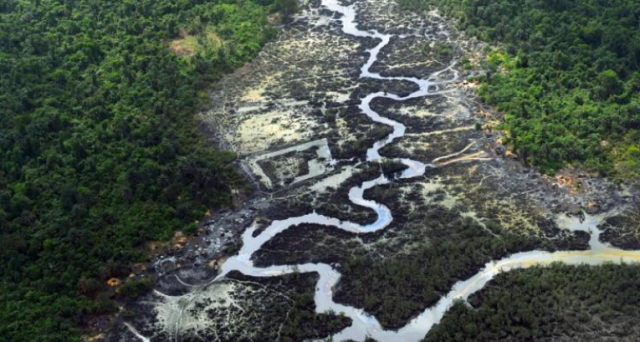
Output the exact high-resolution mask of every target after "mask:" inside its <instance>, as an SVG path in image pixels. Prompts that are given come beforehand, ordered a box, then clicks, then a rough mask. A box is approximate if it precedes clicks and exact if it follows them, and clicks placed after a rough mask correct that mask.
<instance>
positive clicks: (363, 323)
mask: <svg viewBox="0 0 640 342" xmlns="http://www.w3.org/2000/svg"><path fill="white" fill-rule="evenodd" d="M322 5H323V6H324V7H325V8H326V9H328V10H329V11H331V12H335V13H339V14H340V15H341V16H340V17H339V19H338V20H339V21H340V22H341V27H342V31H343V32H344V33H345V34H347V35H351V36H355V37H365V38H372V39H375V40H377V41H379V43H378V44H377V45H376V46H375V47H373V48H371V49H370V50H368V51H367V52H368V54H369V57H368V59H367V60H366V62H365V63H364V65H363V66H362V68H361V74H360V78H363V79H366V78H370V79H376V80H386V81H404V82H411V83H413V84H415V85H416V86H417V90H416V91H414V92H412V93H410V94H409V95H406V96H399V95H395V94H392V93H388V92H386V91H379V92H375V93H371V94H369V95H367V96H366V97H364V98H363V100H362V102H361V103H360V104H359V108H360V110H361V112H362V114H363V115H366V116H368V117H369V118H370V119H371V120H373V121H375V122H377V123H380V124H383V125H388V126H390V127H392V128H393V132H392V133H391V134H390V135H388V136H387V137H385V138H384V139H382V140H379V141H377V142H375V144H374V145H373V146H372V147H370V148H369V150H368V151H367V161H368V162H381V161H382V160H383V158H382V157H381V156H380V150H381V149H382V148H384V147H385V146H387V145H389V144H391V143H393V142H394V141H397V140H399V139H402V138H403V137H404V136H405V133H406V130H407V128H406V127H405V126H404V125H403V124H402V123H400V122H397V121H394V120H391V119H389V118H386V117H383V116H381V115H379V114H378V113H376V112H375V111H374V110H373V109H372V108H371V102H372V101H374V100H375V99H379V98H386V99H390V100H393V101H398V102H401V101H406V100H409V99H413V98H420V97H429V96H436V95H442V94H444V93H447V92H448V91H449V90H448V88H447V85H448V84H451V83H453V82H457V81H459V78H460V77H459V73H458V72H457V71H456V64H455V63H453V64H451V65H449V66H448V67H446V68H444V69H442V70H440V71H437V72H434V73H433V74H432V75H431V76H430V77H428V78H426V79H418V78H415V77H385V76H382V75H380V74H379V73H375V72H372V71H371V68H372V66H373V65H374V64H375V63H376V62H378V57H379V54H380V51H381V50H382V49H383V48H384V47H385V46H387V45H388V44H389V42H390V40H391V39H392V38H393V35H392V34H383V33H380V32H377V31H365V30H361V29H359V28H358V23H357V22H356V14H357V13H356V7H355V6H353V5H352V6H344V5H341V4H340V3H339V1H338V0H322ZM400 161H401V162H402V163H403V164H404V165H406V166H407V169H406V170H405V171H403V172H402V173H401V174H400V175H399V178H401V179H411V178H416V177H421V176H423V175H424V174H425V171H426V170H427V169H429V168H435V167H437V166H436V165H434V164H425V163H422V162H420V161H417V160H411V159H402V160H400ZM391 181H392V180H390V179H388V178H386V177H385V176H384V175H380V176H379V177H378V178H375V179H372V180H368V181H366V182H364V183H362V184H360V185H359V186H356V187H354V188H352V189H351V191H350V192H349V200H350V201H351V202H352V203H353V204H355V205H357V206H361V207H365V208H369V209H372V210H374V211H375V212H376V216H377V219H376V220H375V222H373V223H371V224H366V225H361V224H357V223H353V222H348V221H342V220H340V219H337V218H332V217H327V216H324V215H321V214H318V213H315V212H314V213H311V214H306V215H302V216H298V217H291V218H288V219H285V220H278V221H274V222H272V223H271V224H270V225H269V226H268V227H267V228H266V229H264V230H262V231H261V232H260V233H259V234H257V235H256V236H254V233H255V232H256V230H257V227H250V228H249V229H247V230H246V231H245V232H244V234H243V235H242V242H243V245H242V248H241V250H240V251H239V252H238V254H237V255H235V256H232V257H230V258H229V259H228V260H226V262H225V263H224V264H223V265H222V267H221V272H220V274H219V275H218V276H217V277H216V278H215V279H214V280H213V281H212V283H214V282H216V281H219V280H221V279H224V278H225V276H226V275H227V274H228V273H229V272H232V271H239V272H241V273H243V274H245V275H248V276H252V277H275V276H281V275H284V274H289V273H292V272H302V273H308V272H315V273H318V274H319V275H320V278H319V281H318V283H317V285H316V289H315V297H314V298H315V304H316V311H317V312H318V313H325V312H334V313H337V314H343V315H345V316H347V317H349V318H350V319H351V320H352V321H353V324H352V325H351V326H350V327H348V328H346V329H345V330H343V331H341V332H339V333H338V334H336V335H334V336H332V340H333V341H344V340H356V341H363V340H364V339H365V338H367V337H371V338H374V339H375V340H378V341H381V342H395V341H407V342H411V341H420V340H421V339H422V338H424V336H425V335H426V334H427V333H428V332H429V330H430V329H431V328H432V327H433V326H434V325H435V324H437V323H438V322H440V320H441V319H442V318H443V316H444V315H445V314H446V312H447V310H448V309H449V308H450V307H451V306H452V305H453V304H454V302H455V301H456V300H465V299H467V298H468V297H469V296H470V295H472V294H473V293H475V292H477V291H479V290H481V289H482V288H483V287H484V286H485V285H486V284H487V283H488V282H490V281H491V279H493V278H494V277H495V276H496V275H498V274H500V273H502V272H508V271H511V270H514V269H520V268H526V267H531V266H534V265H549V264H551V263H554V262H563V263H566V264H570V265H577V264H589V265H599V264H603V263H607V262H620V261H625V262H638V261H640V252H636V251H630V252H627V251H622V250H619V249H616V248H613V247H611V246H609V245H607V244H605V243H602V242H601V241H600V239H599V236H600V231H599V230H598V225H599V224H600V223H601V222H602V221H603V220H604V219H605V218H606V217H607V214H601V215H595V216H591V215H585V216H584V217H582V218H580V217H577V216H566V215H559V216H558V217H556V222H557V223H558V225H559V226H560V227H561V228H564V229H567V230H570V231H584V232H587V233H589V234H590V235H591V239H590V241H589V248H590V249H589V250H587V251H563V252H555V253H550V252H544V251H530V252H525V253H519V254H514V255H511V256H509V257H507V258H505V259H502V260H496V261H492V262H490V263H487V264H486V265H485V267H484V268H483V269H482V270H480V271H479V272H478V273H477V274H476V275H474V276H473V277H471V278H469V279H467V280H465V281H460V282H458V283H456V284H455V285H454V286H453V288H452V289H451V290H450V292H449V293H448V294H447V295H446V296H444V297H442V299H441V300H440V301H439V302H438V303H437V304H436V305H435V306H433V307H431V308H428V309H426V310H425V311H423V312H422V313H421V314H420V315H419V316H418V317H416V318H414V319H413V320H411V321H410V322H409V323H408V324H407V325H406V326H405V327H403V328H401V329H399V330H384V329H383V328H382V327H381V325H380V323H379V322H378V321H377V320H376V318H375V317H373V316H371V315H369V314H367V313H366V312H365V311H363V310H361V309H357V308H353V307H349V306H345V305H342V304H339V303H336V302H334V300H333V289H334V287H335V285H336V284H337V283H338V282H339V281H340V277H341V275H340V273H339V272H338V271H337V270H336V269H334V268H332V267H331V266H329V265H326V264H301V265H281V266H273V267H267V268H259V267H255V266H254V264H253V261H252V256H253V255H254V253H256V252H257V251H258V250H259V249H260V248H261V247H262V246H263V245H264V244H265V243H267V242H268V241H270V240H271V239H272V238H273V237H274V236H276V235H277V234H279V233H282V232H283V231H285V230H287V229H289V228H291V227H294V226H297V225H300V224H304V223H306V224H319V225H325V226H332V227H336V228H339V229H342V230H344V231H347V232H351V233H356V234H367V233H373V232H377V231H380V230H383V229H385V228H386V227H388V226H389V225H390V224H391V223H392V222H393V213H392V212H391V210H390V209H389V208H388V207H386V206H384V205H382V204H379V203H376V202H374V201H371V200H366V199H364V198H363V194H364V192H365V191H366V190H368V189H371V188H373V187H375V186H379V185H384V184H387V183H389V182H391ZM204 287H205V286H202V287H201V288H204ZM165 297H166V301H165V303H164V304H162V305H161V307H160V308H159V309H158V312H159V316H160V320H161V321H162V322H164V323H165V325H166V326H167V330H168V331H178V330H179V329H178V327H179V326H182V325H184V324H185V322H184V321H183V319H184V317H183V316H184V315H183V313H184V311H185V310H186V309H185V308H186V307H188V305H185V302H189V301H190V300H193V297H190V295H189V294H187V295H185V296H177V297H171V296H165ZM129 327H130V326H129ZM131 329H132V328H131ZM132 331H133V332H134V334H135V335H136V336H137V337H139V338H140V339H141V340H142V341H146V340H147V339H146V338H145V337H144V336H142V335H140V333H138V332H137V331H135V330H132Z"/></svg>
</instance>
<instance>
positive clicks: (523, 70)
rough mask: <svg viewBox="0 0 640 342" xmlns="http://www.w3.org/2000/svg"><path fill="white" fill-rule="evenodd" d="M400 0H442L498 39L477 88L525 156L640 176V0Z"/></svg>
mask: <svg viewBox="0 0 640 342" xmlns="http://www.w3.org/2000/svg"><path fill="white" fill-rule="evenodd" d="M399 1H400V2H401V3H402V4H403V5H405V6H407V7H409V8H422V9H425V8H431V6H437V7H439V8H441V9H443V10H444V12H446V14H448V15H450V16H452V17H454V18H457V19H459V22H460V25H461V28H462V29H464V30H465V31H466V32H468V33H469V34H471V35H475V36H477V37H479V38H480V39H482V40H484V41H487V42H491V43H493V45H497V46H499V47H500V48H499V50H497V51H493V52H492V53H491V54H490V57H489V58H488V61H487V65H486V67H487V68H488V69H489V70H490V72H489V73H488V74H487V75H486V76H485V77H483V78H482V79H481V81H482V82H483V85H482V86H481V88H480V96H481V98H482V99H483V100H484V101H486V102H487V103H488V104H491V105H495V106H496V107H497V108H498V109H499V110H500V111H503V112H504V113H506V119H505V124H504V128H505V129H506V130H507V131H508V132H509V137H508V138H509V139H508V140H509V141H508V143H509V144H510V145H511V147H512V148H513V149H514V150H515V151H516V152H517V153H518V154H519V156H520V157H521V158H522V159H523V160H524V161H525V162H528V163H530V164H533V165H537V166H539V167H540V170H541V171H543V172H546V173H553V172H554V171H556V170H558V169H560V168H562V167H565V166H569V165H573V166H581V167H585V168H587V169H589V170H592V171H598V172H599V173H600V174H602V175H608V176H615V177H617V178H618V179H627V180H628V179H635V180H638V179H640V71H639V66H640V1H638V0H613V1H603V0H571V1H570V0H525V1H523V0H477V1H468V0H399Z"/></svg>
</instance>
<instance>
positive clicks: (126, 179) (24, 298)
mask: <svg viewBox="0 0 640 342" xmlns="http://www.w3.org/2000/svg"><path fill="white" fill-rule="evenodd" d="M292 5H295V2H291V1H281V0H275V2H274V1H272V0H212V1H203V0H181V1H170V0H120V1H97V0H75V1H69V0H32V1H18V0H6V1H2V2H0V203H1V205H0V341H2V342H5V341H64V342H68V341H76V340H78V339H79V336H80V335H81V328H80V327H81V325H82V319H83V317H87V316H88V315H93V314H101V313H106V312H113V311H114V310H116V309H117V308H116V307H115V304H114V302H113V300H112V297H110V296H109V295H107V292H105V280H106V279H108V278H110V277H118V276H123V275H128V274H129V265H130V263H132V262H136V261H140V260H144V258H145V257H146V256H145V248H143V247H144V246H145V243H146V242H149V241H154V240H166V239H168V238H170V237H171V236H173V233H174V231H175V230H183V231H185V232H194V231H195V230H196V229H197V227H196V225H195V224H194V223H193V222H194V221H195V220H196V219H198V218H201V217H202V216H203V215H204V213H205V212H206V210H207V209H209V208H215V207H218V206H221V205H226V204H228V203H229V202H230V187H232V186H234V183H235V184H237V183H238V177H239V176H238V175H237V174H236V173H235V172H234V169H233V168H232V167H231V166H230V165H231V163H232V161H233V160H234V156H233V155H231V154H229V153H225V152H220V151H216V150H214V149H212V148H210V147H207V146H206V145H205V141H204V138H203V137H202V136H201V135H200V133H199V132H198V131H197V130H196V122H195V120H194V114H195V113H196V112H197V111H198V110H199V109H200V108H202V106H203V105H206V100H207V98H208V96H207V93H206V89H207V86H208V85H210V84H211V82H212V81H215V80H216V79H217V78H218V77H219V76H220V75H222V74H223V73H225V72H227V71H230V70H233V69H234V68H236V67H238V66H240V65H242V64H243V63H244V62H245V61H247V60H249V59H250V58H252V57H253V56H255V55H256V54H257V52H258V51H259V50H260V48H261V46H262V45H263V44H264V43H265V42H266V41H267V40H269V39H270V38H271V37H272V36H273V35H274V29H273V28H271V27H270V18H271V19H274V20H277V19H276V17H277V16H274V17H270V16H271V14H272V13H274V12H275V11H277V10H282V11H283V12H289V11H291V10H293V8H292ZM138 285H140V284H133V285H130V286H129V287H127V288H131V291H125V292H126V293H127V294H129V295H130V294H136V293H137V292H140V291H139V290H140V289H143V288H144V287H146V285H145V284H141V285H145V286H138Z"/></svg>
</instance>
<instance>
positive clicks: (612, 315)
mask: <svg viewBox="0 0 640 342" xmlns="http://www.w3.org/2000/svg"><path fill="white" fill-rule="evenodd" d="M639 277H640V266H638V265H613V264H610V265H604V266H601V267H590V266H586V265H583V266H577V267H576V266H566V265H561V264H556V265H554V266H552V267H549V268H545V267H535V268H532V269H528V270H517V271H512V272H509V273H504V274H501V275H499V276H498V277H497V278H496V279H495V280H493V281H492V282H490V283H489V284H488V285H487V287H486V288H484V289H483V290H482V291H480V292H479V293H478V294H476V295H473V296H471V298H469V303H468V304H469V305H467V304H466V303H463V302H459V303H457V304H456V305H454V307H453V308H452V309H451V310H450V311H449V312H448V313H447V314H446V315H445V317H444V319H443V320H442V322H441V323H440V324H438V325H436V326H435V327H434V328H433V329H432V330H431V331H430V332H429V334H428V335H427V337H426V338H425V339H424V340H423V341H424V342H455V341H468V342H472V341H486V342H494V341H637V340H638V336H639V335H640V327H639V326H638V324H637V322H638V319H640V286H639V284H638V281H637V279H638V278H639Z"/></svg>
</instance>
